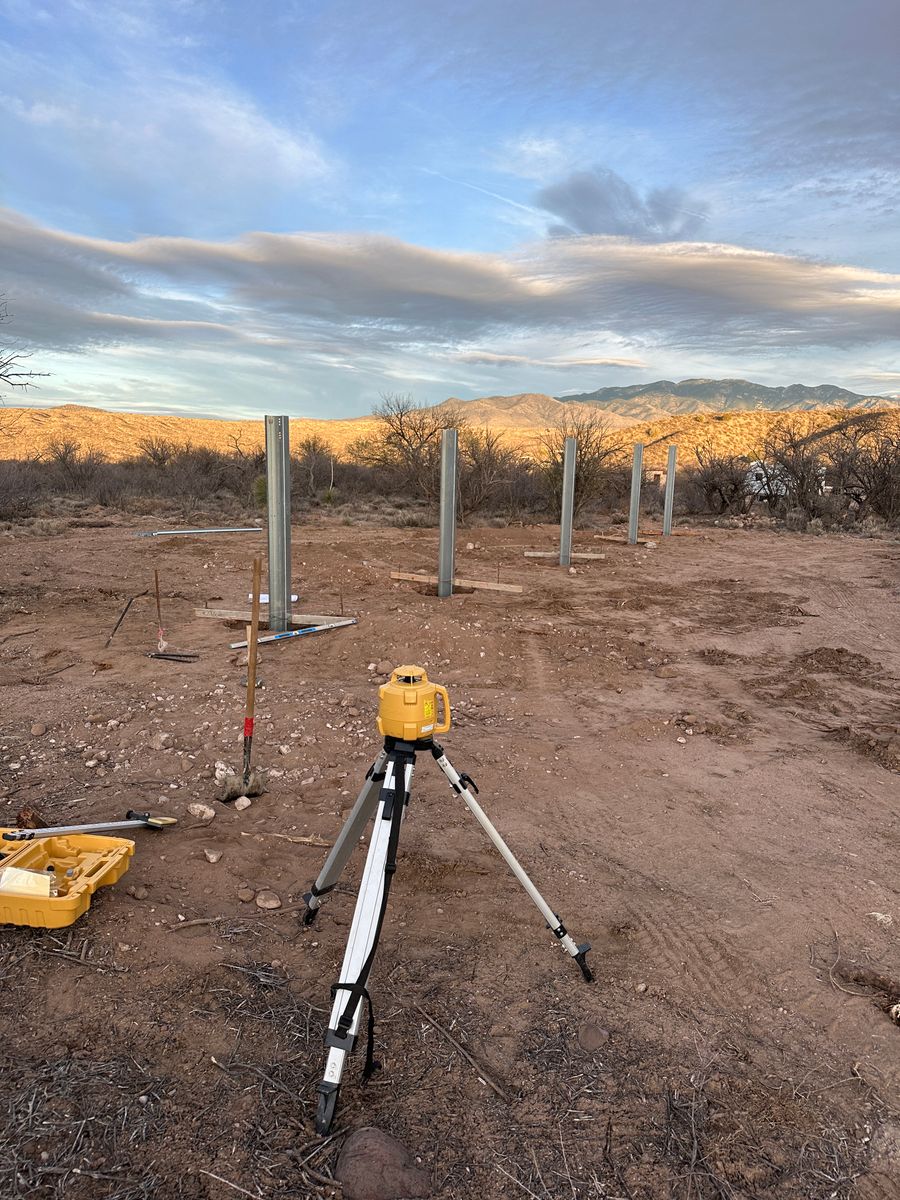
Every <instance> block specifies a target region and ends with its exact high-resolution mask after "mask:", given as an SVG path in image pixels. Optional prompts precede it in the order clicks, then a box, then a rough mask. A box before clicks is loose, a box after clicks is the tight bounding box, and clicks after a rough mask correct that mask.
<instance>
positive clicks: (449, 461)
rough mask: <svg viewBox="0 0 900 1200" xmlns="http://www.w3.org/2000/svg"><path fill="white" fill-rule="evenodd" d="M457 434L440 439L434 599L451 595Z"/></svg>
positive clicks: (451, 431)
mask: <svg viewBox="0 0 900 1200" xmlns="http://www.w3.org/2000/svg"><path fill="white" fill-rule="evenodd" d="M457 440H458V439H457V432H456V430H455V429H445V430H444V432H443V434H442V436H441V509H440V539H439V545H438V596H440V597H441V598H446V597H447V596H452V595H453V574H454V570H453V569H454V566H455V559H456V461H457Z"/></svg>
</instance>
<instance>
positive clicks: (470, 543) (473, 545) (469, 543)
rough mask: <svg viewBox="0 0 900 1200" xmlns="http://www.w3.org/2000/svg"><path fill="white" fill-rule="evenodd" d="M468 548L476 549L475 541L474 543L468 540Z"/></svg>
mask: <svg viewBox="0 0 900 1200" xmlns="http://www.w3.org/2000/svg"><path fill="white" fill-rule="evenodd" d="M466 549H467V550H474V549H475V543H474V542H466Z"/></svg>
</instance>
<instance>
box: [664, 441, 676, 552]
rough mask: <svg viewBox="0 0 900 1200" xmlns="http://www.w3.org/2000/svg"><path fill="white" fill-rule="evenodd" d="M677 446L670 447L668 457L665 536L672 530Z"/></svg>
mask: <svg viewBox="0 0 900 1200" xmlns="http://www.w3.org/2000/svg"><path fill="white" fill-rule="evenodd" d="M677 454H678V447H677V446H670V447H669V457H668V458H667V459H666V500H665V503H664V505H663V527H662V531H663V537H668V536H669V534H670V533H671V532H672V509H673V507H674V505H675V458H676V455H677Z"/></svg>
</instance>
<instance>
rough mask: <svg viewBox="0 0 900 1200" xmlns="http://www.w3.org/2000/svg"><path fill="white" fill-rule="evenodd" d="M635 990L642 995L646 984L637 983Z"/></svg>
mask: <svg viewBox="0 0 900 1200" xmlns="http://www.w3.org/2000/svg"><path fill="white" fill-rule="evenodd" d="M637 990H638V992H639V993H640V994H641V995H642V996H643V994H644V992H646V990H647V985H646V983H639V984H638V985H637Z"/></svg>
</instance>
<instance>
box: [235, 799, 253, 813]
mask: <svg viewBox="0 0 900 1200" xmlns="http://www.w3.org/2000/svg"><path fill="white" fill-rule="evenodd" d="M252 803H253V801H252V800H251V799H250V797H249V796H238V798H237V800H235V802H234V807H235V811H236V812H243V811H244V809H246V808H249V807H250V805H251V804H252Z"/></svg>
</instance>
